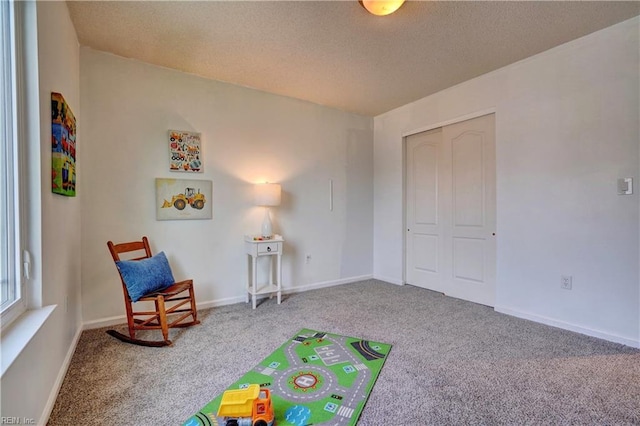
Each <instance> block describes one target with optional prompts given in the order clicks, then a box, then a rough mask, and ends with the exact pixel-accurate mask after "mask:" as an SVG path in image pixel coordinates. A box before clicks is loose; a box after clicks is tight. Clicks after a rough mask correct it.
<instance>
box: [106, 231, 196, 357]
mask: <svg viewBox="0 0 640 426" xmlns="http://www.w3.org/2000/svg"><path fill="white" fill-rule="evenodd" d="M107 246H108V247H109V252H110V253H111V257H113V260H114V262H115V263H116V266H117V269H118V274H119V275H120V281H121V283H122V291H123V293H124V303H125V308H126V312H127V324H128V326H129V335H128V336H127V335H125V334H122V333H120V332H118V331H116V330H107V334H109V335H111V336H113V337H115V338H117V339H119V340H121V341H123V342H126V343H132V344H134V345H141V346H153V347H161V346H169V345H171V344H172V342H171V340H169V329H170V328H174V327H189V326H191V325H195V324H199V323H200V321H199V320H198V313H197V311H196V301H195V296H194V292H193V280H184V281H179V282H175V281H174V280H173V275H171V270H170V268H169V265H168V262H166V257H164V253H159V255H162V257H163V258H164V261H165V265H166V268H167V269H168V272H169V275H168V276H169V277H170V281H168V284H170V285H168V286H164V288H161V289H158V290H155V291H151V292H148V293H145V294H142V295H141V296H139V298H137V299H136V300H133V299H132V298H131V296H130V292H129V289H128V288H127V283H126V282H125V281H126V280H125V276H123V270H122V269H121V268H122V266H123V264H125V263H127V264H128V265H131V264H132V262H138V261H141V260H144V259H150V260H151V259H152V258H157V257H158V255H156V256H152V254H151V248H150V247H149V240H148V239H147V237H142V241H133V242H127V243H120V244H114V243H113V242H111V241H109V242H107ZM136 252H138V253H136ZM123 254H125V255H126V257H127V258H126V259H121V255H123ZM147 262H149V261H147ZM137 265H139V266H142V265H143V264H137V263H136V265H133V266H134V267H135V266H137ZM152 272H153V271H152ZM150 275H153V273H152V274H146V275H145V277H143V278H146V279H147V280H149V279H150V278H149V276H150ZM138 301H140V302H153V304H154V306H155V311H152V310H145V311H134V309H133V305H134V303H136V302H138ZM138 330H162V337H163V340H141V339H137V338H136V331H138Z"/></svg>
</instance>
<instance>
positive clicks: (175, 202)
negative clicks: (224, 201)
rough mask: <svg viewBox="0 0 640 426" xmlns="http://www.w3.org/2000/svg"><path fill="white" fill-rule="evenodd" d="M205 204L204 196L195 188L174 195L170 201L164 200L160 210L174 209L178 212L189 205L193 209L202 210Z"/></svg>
mask: <svg viewBox="0 0 640 426" xmlns="http://www.w3.org/2000/svg"><path fill="white" fill-rule="evenodd" d="M206 202H207V199H206V198H205V196H204V194H201V193H200V188H198V192H196V190H195V188H185V189H184V193H182V194H177V195H174V196H173V197H171V201H168V200H164V203H163V204H162V208H163V209H164V208H168V207H175V208H176V209H178V210H184V208H185V207H187V204H189V205H190V206H191V207H193V208H194V209H197V210H202V208H203V207H204V204H205V203H206Z"/></svg>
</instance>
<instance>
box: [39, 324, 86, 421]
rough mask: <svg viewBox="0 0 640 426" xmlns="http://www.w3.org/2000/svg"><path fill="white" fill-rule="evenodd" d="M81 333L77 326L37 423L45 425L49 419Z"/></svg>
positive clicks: (80, 328)
mask: <svg viewBox="0 0 640 426" xmlns="http://www.w3.org/2000/svg"><path fill="white" fill-rule="evenodd" d="M81 335H82V327H78V330H77V331H76V334H75V336H73V340H72V341H71V344H70V345H69V350H68V351H67V355H66V356H65V357H64V362H63V363H62V366H61V367H60V371H59V372H58V377H56V381H55V383H54V384H53V387H52V388H51V392H50V393H49V399H48V400H47V403H46V405H45V406H44V410H43V411H42V415H41V416H40V421H39V422H38V424H39V425H46V424H47V422H48V421H49V416H50V415H51V411H52V410H53V406H54V405H55V403H56V399H57V398H58V393H59V392H60V388H61V387H62V382H64V377H65V376H66V375H67V370H69V366H70V365H71V359H72V358H73V354H74V353H75V352H76V347H77V346H78V342H79V341H80V336H81Z"/></svg>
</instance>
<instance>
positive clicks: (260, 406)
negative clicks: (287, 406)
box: [218, 384, 275, 426]
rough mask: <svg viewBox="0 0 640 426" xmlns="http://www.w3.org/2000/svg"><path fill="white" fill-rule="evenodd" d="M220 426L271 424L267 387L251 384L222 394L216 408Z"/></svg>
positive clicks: (271, 415) (271, 410) (271, 414)
mask: <svg viewBox="0 0 640 426" xmlns="http://www.w3.org/2000/svg"><path fill="white" fill-rule="evenodd" d="M218 417H221V418H222V420H223V422H222V426H273V420H274V418H275V416H274V414H273V406H272V405H271V393H270V392H269V389H266V388H260V386H259V385H256V384H252V385H249V386H248V387H247V388H245V389H233V390H228V391H225V392H224V393H223V394H222V401H220V407H219V408H218Z"/></svg>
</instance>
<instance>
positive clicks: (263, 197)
mask: <svg viewBox="0 0 640 426" xmlns="http://www.w3.org/2000/svg"><path fill="white" fill-rule="evenodd" d="M281 199H282V189H281V188H280V184H279V183H259V184H256V185H255V187H254V204H255V205H256V206H265V207H272V206H279V205H280V201H281Z"/></svg>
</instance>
